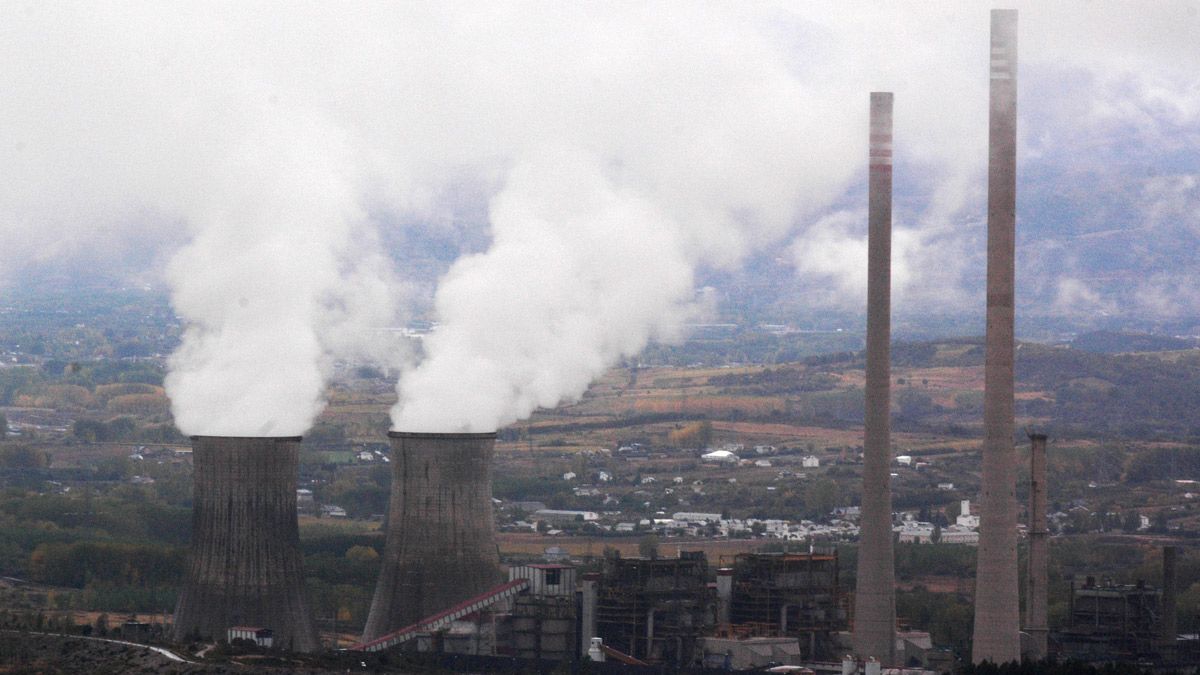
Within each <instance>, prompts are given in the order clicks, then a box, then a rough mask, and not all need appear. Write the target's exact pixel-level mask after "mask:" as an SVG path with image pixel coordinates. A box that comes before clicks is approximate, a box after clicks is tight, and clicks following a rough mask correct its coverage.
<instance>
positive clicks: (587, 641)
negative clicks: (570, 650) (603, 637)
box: [579, 572, 604, 661]
mask: <svg viewBox="0 0 1200 675" xmlns="http://www.w3.org/2000/svg"><path fill="white" fill-rule="evenodd" d="M599 583H600V573H599V572H588V573H587V574H584V575H583V593H582V597H581V598H580V600H581V602H580V604H581V605H582V607H581V608H580V615H581V616H580V617H579V623H580V633H582V635H583V637H582V639H581V640H580V647H581V649H582V651H583V653H584V654H587V655H589V656H590V655H591V654H592V650H593V649H596V650H597V651H598V650H599V649H598V647H596V640H598V639H599V638H597V637H596V593H597V588H596V587H597V585H598V584H599ZM593 660H595V657H593ZM600 660H601V661H603V660H604V659H600Z"/></svg>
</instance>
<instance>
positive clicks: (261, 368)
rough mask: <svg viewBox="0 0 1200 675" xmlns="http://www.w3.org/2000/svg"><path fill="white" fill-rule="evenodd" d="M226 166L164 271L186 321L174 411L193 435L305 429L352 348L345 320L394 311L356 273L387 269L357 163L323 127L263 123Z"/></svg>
mask: <svg viewBox="0 0 1200 675" xmlns="http://www.w3.org/2000/svg"><path fill="white" fill-rule="evenodd" d="M276 123H277V124H278V120H276ZM221 166H222V167H224V168H225V173H224V175H223V177H222V180H221V181H220V182H219V183H218V184H216V185H214V186H212V189H211V190H210V191H209V192H208V193H206V194H205V195H204V196H203V198H202V199H201V200H200V201H199V203H198V204H197V205H196V210H194V211H191V212H189V213H188V215H189V222H191V223H192V224H193V226H194V227H196V228H197V234H196V236H195V238H194V239H193V240H192V242H191V243H190V244H188V245H187V246H186V247H184V248H183V249H182V250H180V251H179V252H178V253H177V254H176V255H175V257H174V259H173V260H172V261H171V263H170V265H169V267H168V270H167V277H168V279H169V281H170V284H171V287H172V289H173V293H172V302H173V304H174V306H175V310H176V312H177V313H178V314H179V316H180V317H181V318H183V319H184V320H185V321H187V322H188V326H187V329H186V331H185V332H184V335H183V343H182V344H181V345H180V347H179V348H178V349H177V350H176V351H175V353H174V354H172V355H171V359H170V374H169V375H168V376H167V379H166V383H165V385H166V389H167V393H168V394H169V395H170V397H171V405H172V411H173V412H174V415H175V423H176V424H177V425H178V427H179V428H180V430H181V431H183V432H184V433H189V434H204V435H222V436H243V435H253V436H289V435H299V434H302V433H304V432H305V431H306V430H307V429H308V428H309V427H310V426H311V425H312V421H313V419H315V417H316V416H317V414H319V413H320V411H321V409H322V407H323V406H324V395H325V386H326V382H327V379H328V369H329V366H330V360H331V358H332V356H333V355H334V354H336V353H340V354H343V355H344V354H346V353H348V352H352V351H353V350H354V346H355V345H354V343H350V344H347V343H346V342H345V332H346V328H347V326H353V327H356V328H358V329H359V330H363V329H366V328H367V327H369V326H370V325H371V321H372V320H376V321H377V320H380V319H382V320H386V319H387V310H388V309H389V308H390V306H391V304H392V303H393V302H394V298H393V297H391V295H390V294H389V293H386V292H385V293H379V292H369V291H370V290H371V289H370V287H367V288H364V287H363V286H362V285H361V284H360V283H355V282H356V281H361V280H363V279H364V277H365V278H366V279H368V280H369V279H371V278H376V279H379V280H380V281H383V280H386V279H387V278H388V277H387V276H386V274H387V268H386V267H383V266H382V265H381V264H380V263H381V261H380V259H379V257H378V255H377V254H371V253H370V252H369V251H363V250H362V248H361V247H360V246H358V244H359V243H360V242H359V238H360V237H362V236H364V233H365V234H368V235H369V230H368V229H367V228H366V217H365V214H364V213H363V212H362V209H361V208H360V207H359V205H358V204H357V197H356V192H355V170H354V166H353V163H352V162H351V161H349V158H348V157H347V149H346V147H345V144H344V143H342V142H340V140H339V139H338V137H337V135H336V134H331V133H330V129H329V128H328V127H325V126H321V125H316V124H311V125H308V126H307V128H306V125H304V124H297V125H295V126H294V127H291V126H282V127H280V126H277V127H275V128H272V129H270V130H267V129H260V130H258V133H256V134H255V135H254V142H253V145H251V146H246V147H239V148H235V149H234V151H233V152H232V153H231V156H230V157H228V158H227V159H226V160H225V161H224V162H222V163H221ZM364 231H365V232H364ZM368 238H369V237H368ZM359 256H361V258H360V257H359ZM366 270H370V271H371V272H374V273H375V274H376V275H380V276H376V277H371V276H369V275H366V274H364V271H366ZM364 297H365V298H369V299H370V300H371V302H360V301H359V299H360V298H364ZM364 337H365V335H364Z"/></svg>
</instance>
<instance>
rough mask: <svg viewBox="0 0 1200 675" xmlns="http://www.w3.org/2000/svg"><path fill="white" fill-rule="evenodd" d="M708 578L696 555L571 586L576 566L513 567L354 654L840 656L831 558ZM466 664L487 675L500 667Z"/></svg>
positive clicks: (745, 557)
mask: <svg viewBox="0 0 1200 675" xmlns="http://www.w3.org/2000/svg"><path fill="white" fill-rule="evenodd" d="M711 572H712V568H710V567H709V565H708V561H707V558H706V557H705V555H704V553H703V552H701V551H694V552H688V551H680V552H679V555H678V557H674V558H660V557H649V558H646V557H638V558H624V557H621V556H620V554H618V553H616V552H612V553H609V554H606V555H605V556H604V558H603V559H602V560H601V567H600V571H599V572H590V573H588V574H585V575H583V578H582V584H581V585H580V586H579V587H577V585H576V579H577V578H578V575H577V570H576V568H575V567H574V566H572V565H567V564H525V565H514V566H513V567H511V568H510V569H509V574H508V581H507V582H504V583H501V584H499V585H497V586H494V587H492V588H490V589H488V590H487V591H485V592H483V593H480V594H478V595H476V596H473V597H471V598H467V599H465V600H462V601H460V602H459V603H457V604H455V605H452V606H449V607H445V608H441V609H440V610H439V611H437V612H434V613H431V614H430V615H428V616H425V617H422V618H421V619H418V620H417V621H414V622H412V623H411V624H409V625H408V626H405V627H404V628H401V629H399V630H395V631H392V632H391V633H388V634H386V635H384V636H381V637H378V638H376V639H374V640H372V641H364V642H363V643H361V644H358V645H354V646H351V647H350V649H351V650H354V651H362V652H378V651H384V650H391V649H398V650H403V651H418V652H435V653H442V654H447V655H465V656H476V657H490V656H496V657H500V658H501V659H502V660H503V664H504V667H505V668H506V669H512V668H513V667H514V662H513V659H524V660H526V661H527V665H528V666H529V672H549V668H548V667H546V666H545V664H546V662H564V661H565V662H574V661H578V660H579V659H581V658H582V657H583V656H584V655H587V656H589V657H591V658H593V659H596V658H597V657H599V660H611V661H616V662H618V663H624V664H627V665H642V666H645V665H667V666H676V667H680V666H682V667H688V666H693V665H697V664H703V665H705V666H707V667H710V668H722V669H729V668H730V667H735V668H750V667H759V666H762V665H765V664H767V663H771V664H773V665H778V664H780V663H783V664H790V665H799V664H801V663H805V662H819V661H825V662H827V665H832V661H833V660H834V659H836V658H838V656H839V655H840V654H842V652H841V646H840V645H839V644H837V638H838V635H839V632H840V631H843V630H844V629H845V625H846V611H845V609H846V608H845V600H846V598H845V595H844V593H842V592H841V590H840V588H839V586H838V564H837V551H836V549H828V550H814V551H812V552H809V553H752V554H751V553H747V554H739V555H737V556H736V557H735V561H734V564H733V567H726V568H721V569H720V570H718V571H717V576H716V579H717V583H716V584H715V588H714V585H713V584H712V583H711V581H710V579H711V578H712V576H711V574H710V573H711ZM714 619H715V620H714ZM536 662H540V663H541V664H542V665H538V664H537V663H536ZM474 663H475V668H476V669H477V670H485V671H486V670H488V668H489V666H494V665H496V664H497V663H499V662H488V661H486V660H483V661H476V662H474Z"/></svg>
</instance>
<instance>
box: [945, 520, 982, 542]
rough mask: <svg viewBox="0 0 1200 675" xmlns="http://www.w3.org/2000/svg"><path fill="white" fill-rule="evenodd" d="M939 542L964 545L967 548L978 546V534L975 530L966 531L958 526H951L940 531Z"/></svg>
mask: <svg viewBox="0 0 1200 675" xmlns="http://www.w3.org/2000/svg"><path fill="white" fill-rule="evenodd" d="M941 542H942V543H943V544H966V545H968V546H978V545H979V533H978V532H976V531H975V530H971V529H967V528H965V527H962V526H960V525H951V526H950V527H947V528H945V529H944V530H942V538H941Z"/></svg>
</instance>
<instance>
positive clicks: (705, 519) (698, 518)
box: [671, 511, 721, 523]
mask: <svg viewBox="0 0 1200 675" xmlns="http://www.w3.org/2000/svg"><path fill="white" fill-rule="evenodd" d="M671 518H672V519H673V520H682V521H685V522H689V523H709V522H714V523H715V522H719V521H720V520H721V514H719V513H695V512H691V511H680V512H679V513H673V514H671Z"/></svg>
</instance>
